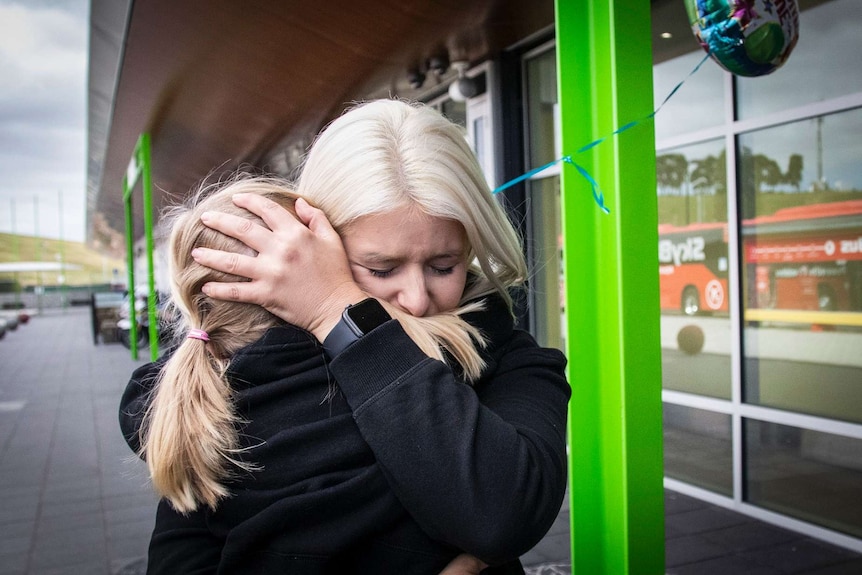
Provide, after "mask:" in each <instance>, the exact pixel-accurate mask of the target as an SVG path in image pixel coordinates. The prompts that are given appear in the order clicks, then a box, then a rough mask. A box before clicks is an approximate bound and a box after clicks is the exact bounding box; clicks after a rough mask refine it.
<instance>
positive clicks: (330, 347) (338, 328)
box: [323, 297, 392, 358]
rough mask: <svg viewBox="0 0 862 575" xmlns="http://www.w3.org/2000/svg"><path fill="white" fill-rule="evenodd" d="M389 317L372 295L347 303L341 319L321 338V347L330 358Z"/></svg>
mask: <svg viewBox="0 0 862 575" xmlns="http://www.w3.org/2000/svg"><path fill="white" fill-rule="evenodd" d="M390 319H392V317H391V316H390V315H389V314H388V313H386V310H385V309H383V306H382V305H380V302H379V301H377V300H376V299H374V298H373V297H370V298H366V299H364V300H362V301H361V302H359V303H357V304H353V305H349V306H347V307H346V308H345V309H344V311H343V312H342V313H341V320H340V321H339V322H338V323H337V324H335V327H334V328H332V331H331V332H329V335H327V336H326V339H324V340H323V349H324V350H326V353H327V354H328V355H329V357H330V358H334V357H335V356H336V355H338V354H339V353H341V352H342V351H344V350H345V349H347V348H348V347H350V346H351V345H352V344H353V343H355V342H356V341H357V340H359V338H360V337H362V336H363V335H365V334H366V333H368V332H370V331H371V330H372V329H374V328H375V327H379V326H381V325H383V324H384V323H386V322H387V321H389V320H390Z"/></svg>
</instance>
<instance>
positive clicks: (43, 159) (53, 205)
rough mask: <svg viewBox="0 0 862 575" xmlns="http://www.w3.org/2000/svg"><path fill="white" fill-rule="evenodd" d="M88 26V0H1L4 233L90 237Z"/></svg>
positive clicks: (0, 206)
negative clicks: (87, 191) (87, 224)
mask: <svg viewBox="0 0 862 575" xmlns="http://www.w3.org/2000/svg"><path fill="white" fill-rule="evenodd" d="M88 30H89V2H88V1H87V0H0V232H11V231H13V230H14V231H15V232H16V233H19V234H25V235H35V234H36V232H37V231H38V235H40V236H45V237H52V238H59V237H60V236H61V235H62V237H63V238H64V239H68V240H75V241H83V240H84V235H85V230H84V225H85V222H84V220H85V215H84V214H85V210H86V205H85V201H86V200H85V197H86V194H85V188H86V173H85V172H86V151H87V145H86V85H87V81H86V78H87V36H88V33H89V32H88ZM13 211H14V213H15V218H14V221H13V218H12V213H13Z"/></svg>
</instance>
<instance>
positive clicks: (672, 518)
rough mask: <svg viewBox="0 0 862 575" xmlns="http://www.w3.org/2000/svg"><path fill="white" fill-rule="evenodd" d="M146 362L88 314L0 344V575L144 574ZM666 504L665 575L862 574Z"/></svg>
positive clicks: (775, 534)
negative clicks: (132, 394) (141, 420)
mask: <svg viewBox="0 0 862 575" xmlns="http://www.w3.org/2000/svg"><path fill="white" fill-rule="evenodd" d="M148 357H149V353H148V351H147V350H145V352H144V354H142V359H141V360H140V361H137V362H135V361H132V360H131V358H130V357H129V352H128V350H126V349H125V348H123V347H122V346H120V345H119V344H112V345H101V344H100V345H93V341H92V334H91V332H90V316H89V309H88V308H69V309H67V310H65V311H63V310H50V311H46V313H45V314H43V315H42V316H37V317H34V318H32V319H31V320H30V322H29V323H28V324H26V325H22V326H20V327H19V328H18V329H17V330H16V331H12V332H8V333H7V334H6V336H5V338H3V339H2V340H0V575H7V574H16V575H21V574H27V575H67V574H68V575H138V574H143V572H144V569H145V567H146V560H145V556H146V550H147V543H148V541H149V535H150V530H151V529H152V525H153V515H154V511H155V504H156V499H155V496H154V495H153V494H152V492H151V491H150V488H149V486H148V485H147V480H146V473H145V470H144V468H143V464H142V463H141V462H140V461H138V460H137V459H136V458H135V457H133V456H132V454H131V452H130V451H129V449H128V447H127V446H126V444H125V442H124V441H123V439H122V437H121V435H120V430H119V425H118V423H117V407H118V403H119V399H120V394H121V393H122V390H123V388H124V387H125V383H126V381H127V379H128V377H129V374H130V373H131V372H132V370H133V369H134V368H135V367H137V366H138V365H141V364H143V363H144V361H145V359H146V358H148ZM665 505H666V510H665V520H666V525H667V529H666V533H667V539H666V552H667V570H666V571H667V573H668V574H669V575H709V574H711V573H715V574H720V575H773V574H784V573H806V574H809V575H814V574H820V575H843V574H847V575H850V574H858V573H862V558H860V556H859V555H858V554H855V553H852V552H850V551H847V550H844V549H841V548H837V547H834V546H831V545H828V544H826V543H823V542H820V541H816V540H813V539H811V538H807V537H804V536H802V535H799V534H798V533H793V532H790V531H786V530H783V529H779V528H777V527H773V526H770V525H767V524H765V523H762V522H759V521H756V520H754V519H752V518H750V517H746V516H743V515H739V514H737V513H733V512H731V511H728V510H726V509H722V508H719V507H716V506H714V505H709V504H707V503H704V502H703V501H699V500H696V499H692V498H690V497H686V496H684V495H680V494H678V493H674V492H672V491H667V492H666V495H665ZM568 521H569V513H568V504H567V503H564V505H563V509H562V510H561V512H560V514H559V517H558V518H557V522H556V523H555V524H554V526H553V527H552V528H551V530H550V532H549V533H548V535H547V536H546V537H545V538H544V539H543V540H542V542H541V543H539V545H538V546H537V547H536V548H535V549H533V550H532V551H530V552H529V553H528V554H526V555H525V556H524V557H523V562H524V565H525V566H526V570H527V572H528V574H529V575H553V574H569V573H570V571H571V569H570V559H569V533H568ZM587 575H594V574H587ZM632 575H640V574H632Z"/></svg>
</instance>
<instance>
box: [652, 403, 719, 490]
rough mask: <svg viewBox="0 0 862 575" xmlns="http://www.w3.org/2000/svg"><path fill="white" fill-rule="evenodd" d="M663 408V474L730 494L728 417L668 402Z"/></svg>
mask: <svg viewBox="0 0 862 575" xmlns="http://www.w3.org/2000/svg"><path fill="white" fill-rule="evenodd" d="M663 411H664V472H665V475H667V476H668V477H673V478H674V479H678V480H680V481H685V482H686V483H691V484H692V485H697V486H699V487H703V488H704V489H709V490H710V491H715V492H717V493H721V494H723V495H732V494H733V472H732V469H733V445H732V441H731V427H730V416H729V415H727V414H724V413H715V412H712V411H706V410H704V409H695V408H693V407H684V406H682V405H673V404H670V403H665V404H664V410H663Z"/></svg>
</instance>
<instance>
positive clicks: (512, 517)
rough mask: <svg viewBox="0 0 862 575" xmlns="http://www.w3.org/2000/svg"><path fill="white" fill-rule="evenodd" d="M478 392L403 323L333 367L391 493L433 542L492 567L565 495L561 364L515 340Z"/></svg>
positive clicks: (547, 520) (518, 550) (534, 536)
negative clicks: (422, 346)
mask: <svg viewBox="0 0 862 575" xmlns="http://www.w3.org/2000/svg"><path fill="white" fill-rule="evenodd" d="M494 357H495V361H494V365H492V367H491V370H490V371H491V373H489V374H488V376H487V377H483V380H482V381H481V382H480V383H479V384H477V386H476V388H471V387H469V386H468V385H466V384H464V383H462V382H460V381H459V380H457V379H456V378H455V377H454V375H453V372H452V370H451V369H450V368H449V367H448V366H446V365H445V364H444V363H442V362H440V361H436V360H432V359H429V358H428V357H427V356H425V355H424V354H423V353H422V352H421V351H420V350H419V348H418V347H416V345H415V344H414V343H413V342H412V341H411V340H410V339H409V337H408V336H407V335H406V334H405V332H404V330H403V329H402V328H401V326H400V325H399V324H398V323H397V322H395V321H390V322H387V323H386V324H384V325H383V326H381V327H379V328H377V329H375V330H374V331H372V332H371V333H369V334H368V335H366V336H365V337H363V338H362V339H361V340H359V341H358V342H357V343H355V344H354V345H353V346H351V347H350V348H348V349H347V350H346V351H344V352H343V353H341V354H340V355H339V356H338V357H337V358H336V359H335V360H334V361H333V363H332V365H331V369H332V371H333V372H334V374H335V376H336V379H337V381H338V383H339V385H340V387H341V389H342V392H343V393H344V396H345V397H346V398H347V401H348V403H349V404H350V407H351V409H352V410H353V414H354V419H355V420H356V423H357V425H358V427H359V429H360V431H361V433H362V435H363V437H364V438H365V440H366V442H367V443H368V444H369V445H370V446H371V449H372V450H373V452H374V454H375V456H376V458H377V460H378V462H379V463H380V465H381V467H382V469H383V472H384V473H385V474H386V477H387V480H388V481H389V483H390V485H391V486H392V489H393V490H394V491H395V493H396V495H397V496H398V498H399V499H400V500H401V502H402V504H403V505H404V506H405V508H407V510H408V511H409V512H410V514H411V515H412V516H413V517H414V519H415V520H416V521H417V523H419V525H420V526H421V527H422V528H423V529H424V530H425V531H426V532H427V533H428V534H429V535H430V536H431V537H433V538H435V539H438V540H441V541H445V542H447V543H450V544H452V545H454V546H456V547H458V548H460V549H463V550H465V551H467V552H469V553H472V554H473V555H476V556H477V557H479V558H480V559H482V560H484V561H486V562H488V563H491V564H494V563H499V562H504V561H507V560H510V559H513V558H516V557H518V556H519V555H521V554H523V553H524V552H526V551H528V550H529V549H530V548H532V547H533V546H534V545H535V544H536V543H537V542H538V541H539V540H540V539H541V538H542V537H543V536H544V534H545V533H546V532H547V530H548V529H549V528H550V526H551V524H552V523H553V521H554V519H555V517H556V516H557V514H558V512H559V510H560V505H561V503H562V499H563V496H564V494H565V489H566V449H565V446H566V438H565V430H566V415H567V409H566V406H567V403H568V399H569V396H570V389H569V385H568V383H567V381H566V376H565V373H564V370H565V363H566V360H565V357H564V356H563V354H562V353H560V352H559V351H558V350H552V349H545V348H540V347H539V346H538V345H537V344H536V343H535V341H534V340H533V338H532V337H531V336H530V335H529V334H527V333H525V332H521V331H515V332H514V333H513V335H511V337H510V338H509V341H508V342H507V343H506V344H504V345H503V346H501V347H500V348H499V349H498V350H497V352H496V353H495V354H494Z"/></svg>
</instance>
